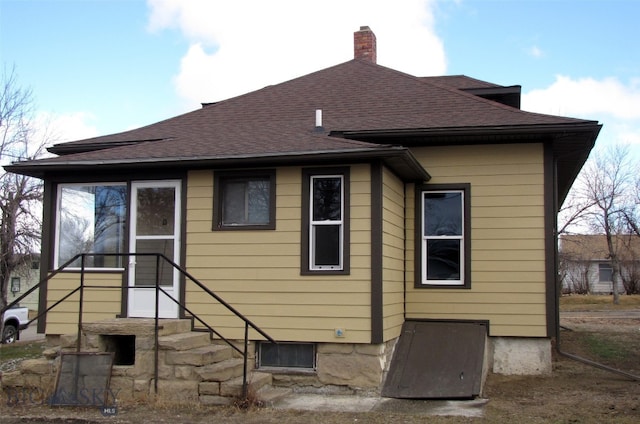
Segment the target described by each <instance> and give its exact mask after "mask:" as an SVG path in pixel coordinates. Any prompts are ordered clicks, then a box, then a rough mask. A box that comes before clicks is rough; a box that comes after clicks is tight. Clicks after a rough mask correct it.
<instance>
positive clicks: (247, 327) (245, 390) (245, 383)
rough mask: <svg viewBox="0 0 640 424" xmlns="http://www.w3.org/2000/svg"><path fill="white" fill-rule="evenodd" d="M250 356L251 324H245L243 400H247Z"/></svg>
mask: <svg viewBox="0 0 640 424" xmlns="http://www.w3.org/2000/svg"><path fill="white" fill-rule="evenodd" d="M248 356H249V323H248V322H246V321H245V323H244V372H243V373H242V400H247V395H248V388H247V360H248V358H247V357H248Z"/></svg>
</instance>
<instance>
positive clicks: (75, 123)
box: [37, 112, 98, 143]
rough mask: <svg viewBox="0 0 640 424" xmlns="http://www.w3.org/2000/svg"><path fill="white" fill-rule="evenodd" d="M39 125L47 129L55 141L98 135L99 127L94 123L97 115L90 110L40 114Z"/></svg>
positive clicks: (49, 137)
mask: <svg viewBox="0 0 640 424" xmlns="http://www.w3.org/2000/svg"><path fill="white" fill-rule="evenodd" d="M37 120H38V127H39V128H42V129H45V128H46V131H47V133H48V134H47V135H46V137H47V138H48V139H53V141H54V143H61V142H64V141H69V140H82V139H85V138H91V137H97V136H98V129H97V128H96V127H95V126H93V125H92V123H91V122H92V121H94V120H95V117H94V116H93V115H92V114H90V113H88V112H73V113H66V114H60V113H51V112H41V113H40V114H39V115H38V118H37Z"/></svg>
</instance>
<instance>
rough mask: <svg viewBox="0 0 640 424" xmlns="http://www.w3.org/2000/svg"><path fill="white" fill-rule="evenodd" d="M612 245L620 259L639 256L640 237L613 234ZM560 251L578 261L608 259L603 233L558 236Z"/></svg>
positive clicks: (635, 258)
mask: <svg viewBox="0 0 640 424" xmlns="http://www.w3.org/2000/svg"><path fill="white" fill-rule="evenodd" d="M613 245H614V249H616V251H617V254H618V257H619V258H620V259H621V260H638V259H639V258H640V237H638V236H635V235H617V236H613ZM560 252H561V253H562V254H563V255H564V256H565V257H566V258H569V259H572V260H579V261H609V260H610V258H609V248H608V247H607V239H606V237H605V236H604V234H571V235H563V236H561V237H560Z"/></svg>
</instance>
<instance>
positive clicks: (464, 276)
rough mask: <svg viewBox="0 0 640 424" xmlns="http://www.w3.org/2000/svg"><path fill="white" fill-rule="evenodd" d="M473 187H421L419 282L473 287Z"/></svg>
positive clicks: (420, 284)
mask: <svg viewBox="0 0 640 424" xmlns="http://www.w3.org/2000/svg"><path fill="white" fill-rule="evenodd" d="M469 198H470V196H469V188H468V185H465V186H463V187H461V188H457V187H455V186H434V187H433V188H431V187H429V186H425V187H424V188H423V189H422V190H420V191H419V196H418V202H419V204H418V207H417V209H416V210H417V211H420V212H419V213H420V224H421V225H420V226H419V228H420V233H419V238H418V240H419V246H418V249H416V250H417V254H419V261H420V269H419V270H418V271H419V275H420V280H419V281H418V282H417V284H416V286H419V287H420V286H451V287H463V288H469V287H470V286H471V282H470V269H469V268H470V252H471V249H470V246H469V243H470V240H469V238H470V237H469V234H470V228H469V227H470V216H469V215H470V205H469Z"/></svg>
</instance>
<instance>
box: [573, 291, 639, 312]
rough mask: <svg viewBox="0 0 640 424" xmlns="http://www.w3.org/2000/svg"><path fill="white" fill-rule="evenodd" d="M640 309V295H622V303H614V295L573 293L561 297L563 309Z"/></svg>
mask: <svg viewBox="0 0 640 424" xmlns="http://www.w3.org/2000/svg"><path fill="white" fill-rule="evenodd" d="M629 309H640V295H637V294H635V295H621V296H620V304H618V305H614V304H613V296H612V295H593V294H588V295H587V294H584V295H583V294H571V295H565V296H562V297H560V310H561V311H566V312H569V311H614V310H621V311H622V310H629Z"/></svg>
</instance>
